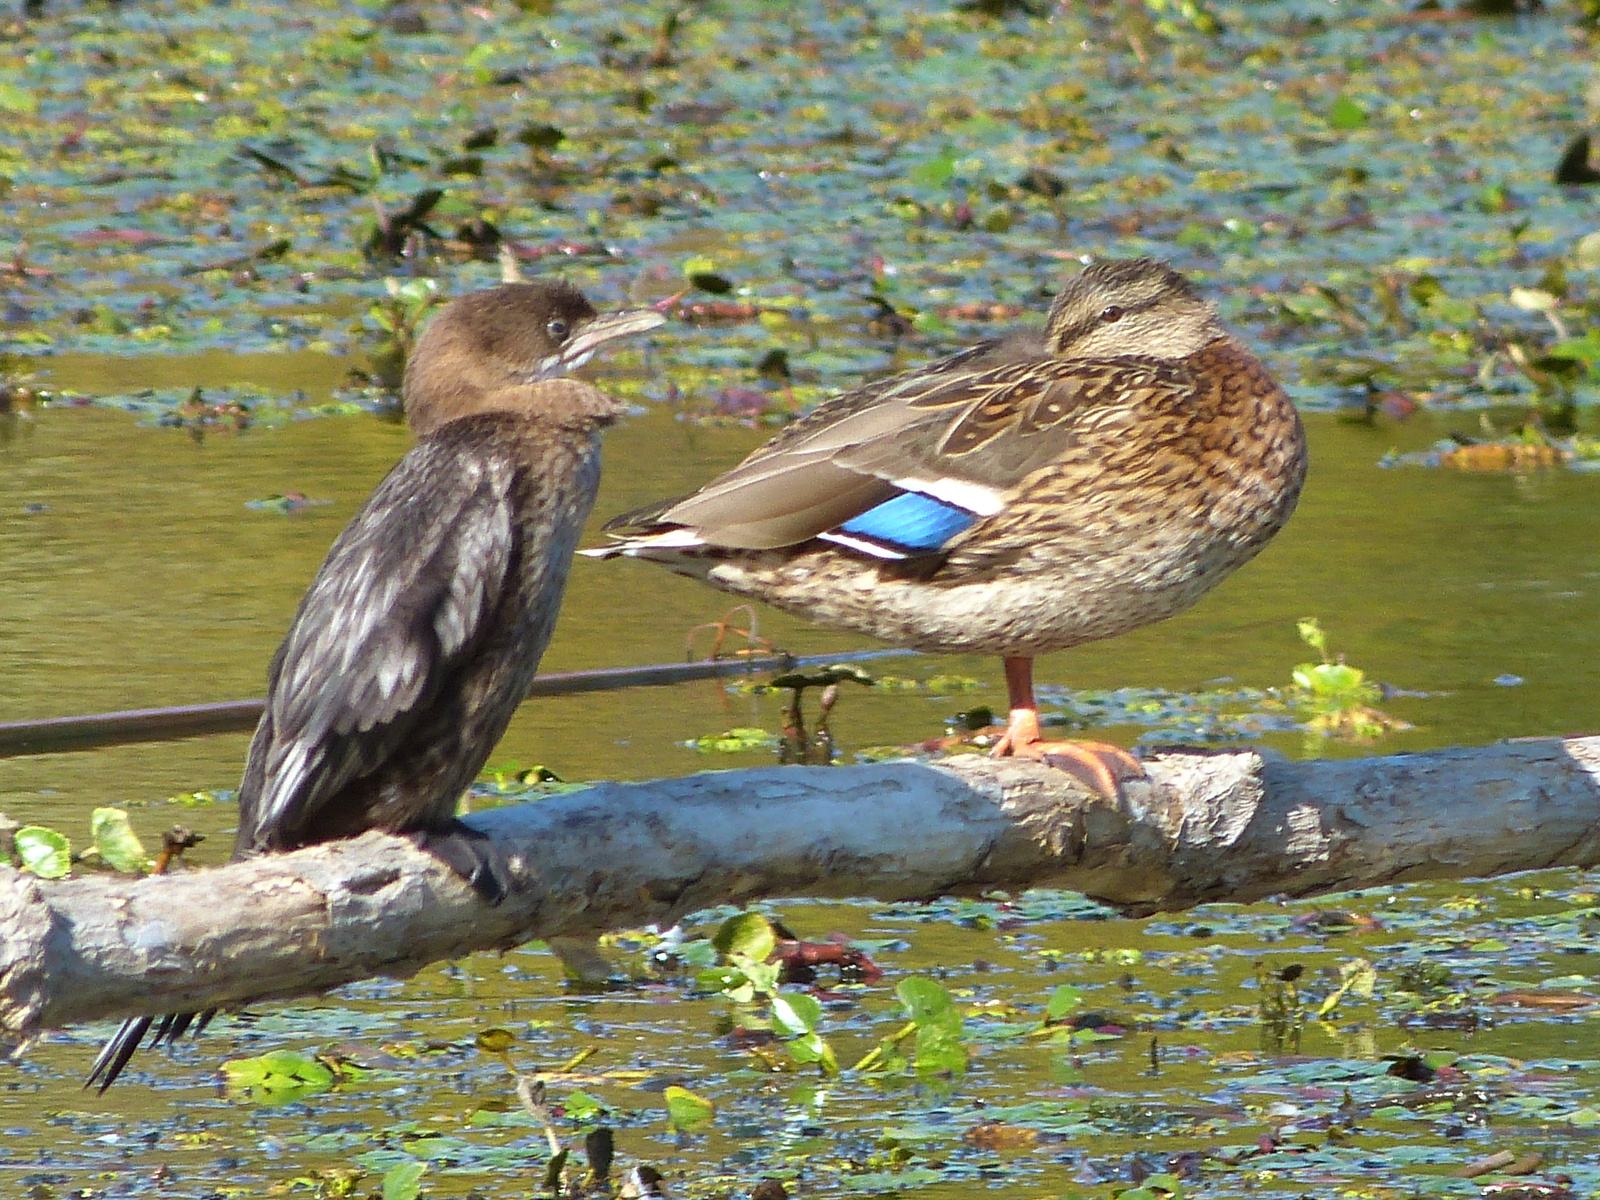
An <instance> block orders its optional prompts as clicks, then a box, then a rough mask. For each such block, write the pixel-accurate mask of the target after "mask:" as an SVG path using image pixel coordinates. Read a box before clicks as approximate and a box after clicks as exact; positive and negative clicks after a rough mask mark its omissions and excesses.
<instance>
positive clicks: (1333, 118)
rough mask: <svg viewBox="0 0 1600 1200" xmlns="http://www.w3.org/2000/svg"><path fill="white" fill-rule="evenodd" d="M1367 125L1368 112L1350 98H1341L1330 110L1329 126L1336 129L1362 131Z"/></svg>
mask: <svg viewBox="0 0 1600 1200" xmlns="http://www.w3.org/2000/svg"><path fill="white" fill-rule="evenodd" d="M1366 123H1367V110H1366V109H1364V108H1362V107H1361V105H1359V104H1357V103H1356V102H1355V101H1354V100H1352V99H1350V97H1349V96H1340V97H1339V98H1338V99H1336V100H1335V101H1334V102H1333V105H1332V107H1330V108H1329V109H1328V124H1329V125H1332V126H1333V127H1334V128H1335V129H1345V130H1349V129H1360V128H1361V127H1362V126H1363V125H1365V124H1366Z"/></svg>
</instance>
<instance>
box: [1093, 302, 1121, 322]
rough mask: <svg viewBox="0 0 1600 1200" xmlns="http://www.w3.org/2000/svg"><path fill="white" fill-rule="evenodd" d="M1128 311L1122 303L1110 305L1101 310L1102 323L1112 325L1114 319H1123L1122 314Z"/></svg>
mask: <svg viewBox="0 0 1600 1200" xmlns="http://www.w3.org/2000/svg"><path fill="white" fill-rule="evenodd" d="M1126 311H1127V309H1125V308H1123V307H1122V305H1120V304H1111V305H1108V306H1107V307H1105V308H1104V309H1102V310H1101V312H1100V324H1102V325H1110V324H1111V323H1112V322H1114V321H1120V320H1122V314H1123V313H1125V312H1126Z"/></svg>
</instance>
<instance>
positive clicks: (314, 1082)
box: [222, 1050, 336, 1102]
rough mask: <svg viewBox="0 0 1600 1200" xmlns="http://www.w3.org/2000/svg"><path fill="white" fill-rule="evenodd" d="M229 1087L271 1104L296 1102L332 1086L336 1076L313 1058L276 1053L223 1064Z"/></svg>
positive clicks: (234, 1059)
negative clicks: (286, 1101) (246, 1092)
mask: <svg viewBox="0 0 1600 1200" xmlns="http://www.w3.org/2000/svg"><path fill="white" fill-rule="evenodd" d="M222 1072H223V1074H224V1075H226V1076H227V1079H228V1085H229V1086H230V1087H231V1088H234V1089H235V1090H238V1091H248V1092H249V1093H251V1094H252V1095H253V1096H255V1097H256V1098H257V1099H261V1100H267V1101H270V1102H281V1101H285V1100H296V1099H299V1098H301V1097H303V1096H308V1095H312V1094H314V1093H316V1092H322V1091H326V1090H327V1089H328V1088H330V1087H332V1086H333V1083H334V1079H335V1078H336V1076H335V1075H334V1073H333V1071H331V1070H330V1069H329V1068H328V1067H326V1066H325V1065H323V1064H322V1063H320V1062H318V1061H317V1060H316V1059H314V1058H307V1057H305V1056H304V1055H302V1054H296V1053H295V1052H294V1051H292V1050H273V1051H271V1052H270V1053H267V1054H263V1055H260V1056H259V1057H257V1058H233V1059H229V1060H228V1061H227V1062H225V1063H223V1064H222Z"/></svg>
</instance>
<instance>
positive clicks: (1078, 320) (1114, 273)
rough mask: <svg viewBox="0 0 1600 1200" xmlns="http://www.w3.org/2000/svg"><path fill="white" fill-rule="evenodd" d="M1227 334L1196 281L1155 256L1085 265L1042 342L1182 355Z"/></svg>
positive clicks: (1099, 353) (1080, 352)
mask: <svg viewBox="0 0 1600 1200" xmlns="http://www.w3.org/2000/svg"><path fill="white" fill-rule="evenodd" d="M1226 336H1227V331H1226V330H1225V329H1224V328H1223V326H1222V322H1221V321H1219V320H1218V319H1217V314H1216V311H1215V310H1214V309H1213V308H1212V307H1211V305H1209V304H1207V303H1206V302H1205V300H1204V299H1202V298H1201V296H1200V293H1199V292H1197V291H1196V290H1195V286H1194V284H1192V283H1190V282H1189V281H1188V280H1187V279H1185V278H1184V277H1183V276H1182V275H1179V274H1178V273H1177V272H1176V271H1174V270H1173V269H1172V268H1171V267H1169V266H1167V264H1166V263H1163V262H1157V261H1156V260H1155V259H1153V258H1133V259H1114V258H1113V259H1106V260H1104V261H1103V262H1097V263H1095V264H1094V265H1093V266H1091V267H1088V268H1086V269H1085V270H1084V272H1083V274H1081V275H1079V276H1078V277H1077V278H1076V279H1073V280H1071V281H1069V282H1068V283H1067V285H1066V287H1064V288H1062V289H1061V291H1060V293H1059V294H1058V295H1057V296H1056V301H1055V303H1054V304H1052V305H1051V306H1050V317H1049V319H1048V320H1047V321H1046V323H1045V344H1046V345H1047V346H1048V347H1049V350H1050V353H1051V354H1053V355H1056V356H1057V357H1060V358H1118V357H1123V356H1128V355H1134V356H1138V357H1141V358H1185V357H1187V356H1188V355H1190V354H1194V353H1195V352H1196V351H1199V350H1203V349H1204V348H1205V347H1206V346H1207V345H1209V344H1210V343H1211V342H1214V341H1216V340H1217V339H1218V338H1220V337H1226Z"/></svg>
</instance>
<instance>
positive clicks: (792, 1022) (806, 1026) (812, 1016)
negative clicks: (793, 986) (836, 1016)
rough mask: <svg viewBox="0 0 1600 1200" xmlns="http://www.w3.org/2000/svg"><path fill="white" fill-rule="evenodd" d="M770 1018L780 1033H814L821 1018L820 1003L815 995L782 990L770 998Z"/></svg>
mask: <svg viewBox="0 0 1600 1200" xmlns="http://www.w3.org/2000/svg"><path fill="white" fill-rule="evenodd" d="M772 1020H773V1023H774V1024H775V1025H776V1026H777V1027H778V1031H779V1032H780V1033H785V1034H789V1035H791V1036H798V1035H800V1034H807V1033H814V1032H816V1028H817V1023H818V1022H819V1021H821V1020H822V1004H821V1002H820V1001H819V1000H818V999H817V998H816V997H815V996H807V995H803V994H800V993H794V992H782V993H779V994H778V995H776V996H774V997H773V998H772Z"/></svg>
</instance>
